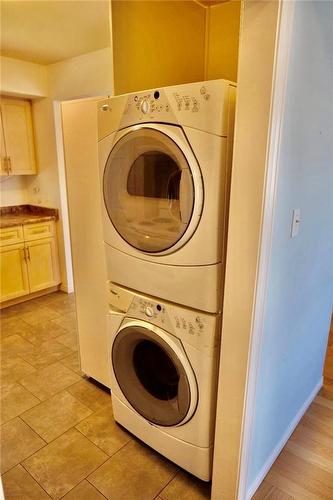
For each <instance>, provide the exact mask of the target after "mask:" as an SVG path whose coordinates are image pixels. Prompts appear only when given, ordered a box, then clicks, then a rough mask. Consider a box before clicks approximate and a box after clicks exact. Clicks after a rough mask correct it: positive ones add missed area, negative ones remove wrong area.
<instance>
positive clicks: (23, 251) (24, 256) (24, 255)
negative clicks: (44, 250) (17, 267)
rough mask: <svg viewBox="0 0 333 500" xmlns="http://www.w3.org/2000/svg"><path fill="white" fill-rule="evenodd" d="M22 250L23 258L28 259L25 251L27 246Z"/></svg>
mask: <svg viewBox="0 0 333 500" xmlns="http://www.w3.org/2000/svg"><path fill="white" fill-rule="evenodd" d="M21 252H22V254H23V259H24V260H25V261H26V260H27V255H26V253H25V248H21Z"/></svg>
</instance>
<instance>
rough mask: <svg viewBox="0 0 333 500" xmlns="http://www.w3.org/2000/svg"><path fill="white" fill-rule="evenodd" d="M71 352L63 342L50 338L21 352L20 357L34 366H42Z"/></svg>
mask: <svg viewBox="0 0 333 500" xmlns="http://www.w3.org/2000/svg"><path fill="white" fill-rule="evenodd" d="M72 352H73V351H72V350H71V349H68V347H66V346H64V344H60V342H57V340H54V339H52V340H49V341H48V342H43V343H42V344H41V345H40V346H38V347H35V346H34V347H33V349H31V350H30V351H26V352H22V353H21V357H22V358H23V359H25V361H27V362H28V363H30V364H31V365H32V366H34V367H35V368H44V367H45V366H48V365H50V364H51V363H55V362H56V361H59V360H60V359H62V358H65V357H66V356H68V355H69V354H71V353H72Z"/></svg>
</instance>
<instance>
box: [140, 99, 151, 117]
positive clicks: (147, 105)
mask: <svg viewBox="0 0 333 500" xmlns="http://www.w3.org/2000/svg"><path fill="white" fill-rule="evenodd" d="M140 109H141V111H142V113H143V114H145V115H146V114H147V113H149V111H150V103H149V101H147V99H144V100H143V101H142V103H141V106H140Z"/></svg>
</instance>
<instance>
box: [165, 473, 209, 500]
mask: <svg viewBox="0 0 333 500" xmlns="http://www.w3.org/2000/svg"><path fill="white" fill-rule="evenodd" d="M210 488H211V484H210V483H206V482H204V481H200V479H197V478H196V477H194V476H192V475H191V474H188V473H187V472H185V471H180V472H178V474H177V475H176V477H175V478H174V479H173V480H172V481H171V482H170V483H169V484H168V485H167V486H166V488H165V489H164V490H163V491H161V492H160V497H161V498H162V499H163V500H180V499H181V500H207V499H209V498H210Z"/></svg>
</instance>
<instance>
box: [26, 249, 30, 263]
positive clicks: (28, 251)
mask: <svg viewBox="0 0 333 500" xmlns="http://www.w3.org/2000/svg"><path fill="white" fill-rule="evenodd" d="M26 248H27V253H28V260H30V250H29V247H26Z"/></svg>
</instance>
